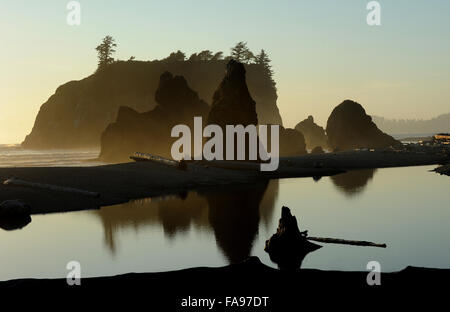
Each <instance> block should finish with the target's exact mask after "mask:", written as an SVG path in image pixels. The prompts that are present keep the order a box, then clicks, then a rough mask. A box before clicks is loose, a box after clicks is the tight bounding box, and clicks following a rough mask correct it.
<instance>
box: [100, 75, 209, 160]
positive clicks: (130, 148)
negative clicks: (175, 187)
mask: <svg viewBox="0 0 450 312" xmlns="http://www.w3.org/2000/svg"><path fill="white" fill-rule="evenodd" d="M155 100H156V102H157V103H158V105H157V106H156V107H155V108H154V109H153V110H152V111H150V112H146V113H138V112H136V111H134V110H133V109H131V108H129V107H121V108H120V109H119V113H118V117H117V120H116V122H115V123H112V124H110V125H109V126H108V127H107V128H106V130H105V131H104V132H103V134H102V138H101V153H100V158H101V159H103V160H105V161H124V160H128V158H129V156H130V155H131V154H133V153H134V152H145V153H151V154H155V155H159V156H163V157H168V158H171V153H170V149H171V146H172V144H173V142H174V141H175V140H176V139H177V138H172V137H171V129H172V127H173V126H175V125H177V124H185V125H188V126H189V127H191V128H193V121H194V117H195V116H199V117H202V118H206V116H207V114H208V111H209V106H208V104H206V102H204V101H203V100H201V99H200V98H199V96H198V94H197V93H196V92H195V91H193V90H192V89H191V88H189V86H188V84H187V81H186V79H184V77H182V76H173V75H172V74H171V73H169V72H165V73H163V74H162V75H161V77H160V82H159V87H158V89H157V90H156V92H155Z"/></svg>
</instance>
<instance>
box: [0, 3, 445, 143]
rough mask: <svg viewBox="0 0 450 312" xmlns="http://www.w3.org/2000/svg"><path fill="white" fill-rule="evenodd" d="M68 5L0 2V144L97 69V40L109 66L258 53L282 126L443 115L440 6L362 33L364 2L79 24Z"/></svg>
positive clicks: (123, 11)
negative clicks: (267, 68) (335, 113)
mask: <svg viewBox="0 0 450 312" xmlns="http://www.w3.org/2000/svg"><path fill="white" fill-rule="evenodd" d="M68 2H69V1H65V0H46V1H25V0H14V1H8V0H0V29H1V36H0V143H17V142H21V141H22V140H23V138H24V136H25V135H26V134H28V133H29V132H30V130H31V128H32V126H33V123H34V119H35V117H36V114H37V112H38V110H39V107H40V106H41V105H42V104H43V103H44V102H45V101H46V100H47V99H48V98H49V97H50V95H52V94H53V93H54V91H55V90H56V88H57V87H58V86H59V85H61V84H63V83H65V82H67V81H70V80H78V79H82V78H84V77H86V76H88V75H89V74H91V73H92V72H93V71H94V70H95V68H96V62H97V60H96V51H95V47H96V45H97V44H98V43H99V42H100V40H101V39H102V38H103V37H104V36H105V35H107V34H109V35H112V36H113V37H114V38H115V39H116V41H117V43H118V47H117V53H116V55H115V57H116V58H119V59H128V58H129V57H130V56H132V55H133V56H135V57H136V59H137V60H153V59H161V58H164V57H166V56H167V55H169V54H170V52H172V51H174V50H178V49H180V50H182V51H184V52H185V53H186V54H187V55H190V54H191V53H194V52H198V51H201V50H205V49H209V50H212V51H224V52H225V54H228V53H229V49H230V47H231V46H233V45H234V44H235V43H236V42H238V41H247V42H248V46H249V48H250V49H251V50H253V51H254V52H257V51H259V50H260V49H262V48H264V49H265V50H266V51H267V52H268V53H269V55H270V57H271V59H272V65H273V69H274V71H275V80H276V82H277V88H278V96H279V98H278V107H279V108H280V112H281V115H282V117H283V121H284V123H285V125H286V126H288V127H293V126H294V125H295V124H296V123H297V122H299V121H300V120H303V119H304V118H306V117H307V115H310V114H312V115H314V116H315V117H316V120H317V121H318V122H319V123H320V124H322V125H325V123H326V120H327V117H328V115H329V114H330V112H331V110H332V109H333V107H334V106H336V105H337V104H339V103H340V102H341V101H343V100H344V99H347V98H350V99H353V100H356V101H358V102H359V103H361V104H362V105H363V106H364V107H365V108H366V110H367V112H368V113H369V114H374V115H381V116H384V117H389V118H431V117H434V116H437V115H439V114H442V113H448V112H450V105H449V103H450V102H449V98H450V87H449V85H450V58H449V57H448V56H449V55H450V18H449V17H450V1H446V0H430V1H420V0H415V1H411V0H409V1H407V0H396V1H387V0H385V1H382V0H381V1H379V2H380V4H381V14H382V15H381V22H382V25H381V26H372V27H371V26H368V25H367V24H366V15H367V12H368V11H367V10H366V4H367V2H368V1H366V0H349V1H334V0H322V1H313V0H310V1H299V0H296V1H265V0H258V1H257V0H246V1H242V0H241V1H234V0H229V1H216V0H208V1H206V0H196V1H181V0H179V1H151V0H150V1H149V0H147V1H119V0H108V1H106V0H96V1H87V0H84V1H83V0H80V1H79V2H80V3H81V25H80V26H68V25H67V24H66V15H67V12H68V11H67V10H66V4H67V3H68ZM205 100H207V101H208V102H210V100H211V99H205Z"/></svg>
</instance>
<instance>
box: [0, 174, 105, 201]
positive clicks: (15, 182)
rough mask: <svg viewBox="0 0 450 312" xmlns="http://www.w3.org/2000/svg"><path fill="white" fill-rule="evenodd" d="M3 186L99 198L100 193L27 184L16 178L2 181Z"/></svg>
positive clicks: (32, 183)
mask: <svg viewBox="0 0 450 312" xmlns="http://www.w3.org/2000/svg"><path fill="white" fill-rule="evenodd" d="M3 185H7V186H22V187H30V188H37V189H42V190H49V191H54V192H64V193H72V194H77V195H82V196H87V197H94V198H97V197H100V193H97V192H91V191H85V190H80V189H77V188H73V187H66V186H59V185H53V184H43V183H36V182H29V181H25V180H20V179H18V178H15V177H13V178H9V179H7V180H5V181H3Z"/></svg>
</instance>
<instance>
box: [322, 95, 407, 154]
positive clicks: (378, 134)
mask: <svg viewBox="0 0 450 312" xmlns="http://www.w3.org/2000/svg"><path fill="white" fill-rule="evenodd" d="M326 130H327V135H328V142H329V145H330V147H331V148H333V149H334V150H348V149H354V148H386V147H390V146H393V147H395V146H401V145H402V144H401V142H399V141H397V140H395V139H394V138H393V137H391V136H390V135H387V134H386V133H384V132H382V131H381V130H380V129H378V127H377V125H376V124H375V123H374V122H373V121H372V117H370V116H369V115H367V114H366V111H365V110H364V108H363V107H362V106H361V104H359V103H356V102H354V101H351V100H345V101H344V102H342V103H341V104H339V105H338V106H336V107H335V108H334V110H333V112H332V113H331V115H330V117H329V118H328V122H327V128H326Z"/></svg>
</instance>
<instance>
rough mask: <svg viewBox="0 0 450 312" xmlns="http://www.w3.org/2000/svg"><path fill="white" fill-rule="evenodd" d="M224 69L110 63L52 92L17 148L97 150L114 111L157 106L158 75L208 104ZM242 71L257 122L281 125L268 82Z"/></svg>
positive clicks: (253, 67)
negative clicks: (178, 79) (174, 78)
mask: <svg viewBox="0 0 450 312" xmlns="http://www.w3.org/2000/svg"><path fill="white" fill-rule="evenodd" d="M226 64H227V61H225V60H217V61H169V60H159V61H158V60H155V61H149V62H144V61H116V62H114V63H113V64H111V65H108V66H107V67H106V68H104V69H103V70H101V71H97V72H96V73H95V74H92V75H90V76H89V77H86V78H84V79H82V80H79V81H71V82H68V83H66V84H63V85H61V86H60V87H59V88H57V90H56V92H55V94H53V95H52V96H50V98H49V99H48V100H47V101H46V102H45V103H44V104H43V105H42V106H41V109H40V110H39V113H38V115H37V117H36V121H35V123H34V126H33V130H32V131H31V133H30V134H29V135H28V136H27V137H26V138H25V140H24V142H23V144H22V145H23V147H25V148H29V149H62V148H86V147H94V148H98V147H99V145H100V138H101V135H102V133H103V131H104V130H105V129H106V127H107V126H108V125H109V124H110V123H113V122H115V121H116V120H117V114H118V112H119V109H120V107H122V106H127V107H129V108H132V109H133V110H134V111H136V112H139V113H143V112H148V111H150V110H152V109H153V108H155V107H156V105H158V103H157V102H156V100H155V93H156V90H157V89H158V85H159V78H160V76H161V73H163V72H165V71H168V72H171V73H173V74H174V75H178V76H183V77H185V78H186V80H187V81H188V82H189V86H190V87H191V88H192V89H193V90H195V91H196V92H198V94H199V97H200V98H202V99H206V100H208V101H209V100H210V99H211V98H212V96H213V94H214V91H215V90H216V89H217V85H218V84H219V83H220V81H221V80H222V78H223V69H224V67H225V65H226ZM246 70H247V83H248V88H249V90H250V92H251V94H252V96H253V99H254V100H255V101H256V102H257V105H256V111H257V112H258V117H259V122H261V123H264V124H267V123H272V124H280V125H281V122H282V121H281V116H280V113H279V111H278V107H277V104H276V101H277V93H276V88H275V87H274V86H273V82H272V80H271V77H270V76H269V75H268V74H267V73H266V72H265V71H264V70H263V67H262V66H261V65H258V64H248V65H246ZM208 104H211V103H208Z"/></svg>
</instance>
